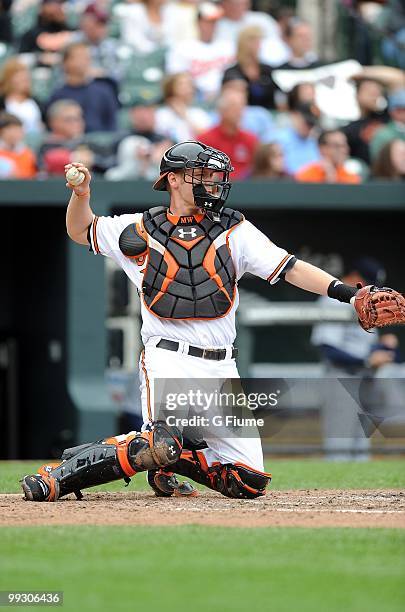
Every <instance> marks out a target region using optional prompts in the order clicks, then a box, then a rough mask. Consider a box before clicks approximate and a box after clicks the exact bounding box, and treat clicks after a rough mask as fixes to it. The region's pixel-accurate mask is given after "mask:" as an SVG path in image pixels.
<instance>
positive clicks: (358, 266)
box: [351, 257, 387, 286]
mask: <svg viewBox="0 0 405 612" xmlns="http://www.w3.org/2000/svg"><path fill="white" fill-rule="evenodd" d="M351 269H352V270H355V271H356V272H358V273H359V274H360V276H362V277H363V278H364V280H365V281H366V283H369V284H370V285H377V286H381V285H382V284H383V283H384V282H385V278H386V276H387V273H386V271H385V268H384V266H383V265H382V263H381V262H379V261H378V260H377V259H374V257H359V258H358V259H356V260H355V261H354V262H353V263H352V266H351Z"/></svg>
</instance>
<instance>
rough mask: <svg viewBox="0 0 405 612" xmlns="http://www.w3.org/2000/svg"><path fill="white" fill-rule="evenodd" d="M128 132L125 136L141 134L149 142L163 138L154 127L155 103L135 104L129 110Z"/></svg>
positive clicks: (159, 140)
mask: <svg viewBox="0 0 405 612" xmlns="http://www.w3.org/2000/svg"><path fill="white" fill-rule="evenodd" d="M129 121H130V133H129V134H126V136H128V135H129V136H143V137H144V138H146V139H147V140H148V141H149V142H150V143H155V142H161V141H162V140H164V139H165V137H164V136H163V135H162V134H159V132H158V131H157V129H156V105H155V104H137V105H136V106H133V107H132V108H131V109H130V110H129Z"/></svg>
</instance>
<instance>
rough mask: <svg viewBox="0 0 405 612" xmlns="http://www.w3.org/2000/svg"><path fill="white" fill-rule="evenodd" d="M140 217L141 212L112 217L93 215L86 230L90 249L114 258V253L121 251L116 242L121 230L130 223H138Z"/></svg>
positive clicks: (95, 252) (96, 253) (97, 253)
mask: <svg viewBox="0 0 405 612" xmlns="http://www.w3.org/2000/svg"><path fill="white" fill-rule="evenodd" d="M141 219H142V213H135V214H129V215H115V216H114V217H97V216H96V215H95V216H94V218H93V223H92V224H91V225H90V227H89V230H88V241H89V243H90V250H91V251H92V252H93V253H94V254H95V255H105V256H106V257H112V258H116V254H117V253H121V251H120V248H119V243H118V242H119V237H120V235H121V232H122V231H123V230H124V229H125V228H126V227H127V226H128V225H130V224H131V223H139V222H140V221H141Z"/></svg>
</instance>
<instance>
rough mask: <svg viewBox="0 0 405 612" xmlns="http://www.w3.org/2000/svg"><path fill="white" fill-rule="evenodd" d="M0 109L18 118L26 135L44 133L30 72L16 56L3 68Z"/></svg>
mask: <svg viewBox="0 0 405 612" xmlns="http://www.w3.org/2000/svg"><path fill="white" fill-rule="evenodd" d="M0 109H1V110H6V111H7V112H8V113H11V114H12V115H15V116H16V117H18V118H19V119H20V120H21V122H22V124H23V127H24V131H25V133H26V134H38V133H40V132H42V130H43V125H42V119H41V111H40V109H39V106H38V104H37V103H36V102H35V100H34V99H33V98H32V97H31V74H30V71H29V70H28V68H27V66H26V65H25V64H23V63H22V62H21V61H20V60H19V59H18V57H16V56H14V57H11V58H10V59H8V60H6V61H5V62H4V64H3V66H2V67H1V74H0Z"/></svg>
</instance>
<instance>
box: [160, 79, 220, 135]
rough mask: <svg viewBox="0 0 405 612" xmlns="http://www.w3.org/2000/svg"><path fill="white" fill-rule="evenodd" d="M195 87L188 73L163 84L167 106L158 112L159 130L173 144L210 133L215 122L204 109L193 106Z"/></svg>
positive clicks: (165, 104)
mask: <svg viewBox="0 0 405 612" xmlns="http://www.w3.org/2000/svg"><path fill="white" fill-rule="evenodd" d="M194 93H195V91H194V85H193V81H192V78H191V76H190V75H189V74H188V73H187V72H179V73H177V74H173V75H171V76H169V77H167V79H166V80H165V81H164V83H163V99H164V105H163V106H161V107H160V108H158V109H157V111H156V131H157V132H158V133H159V134H162V135H163V136H165V137H166V138H169V139H170V140H172V141H173V142H181V141H183V140H193V139H194V138H197V137H198V134H199V133H200V132H203V131H205V130H207V129H208V128H209V127H210V125H211V120H210V117H209V115H208V113H206V112H205V111H204V110H203V109H202V108H198V107H196V106H193V101H194Z"/></svg>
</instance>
